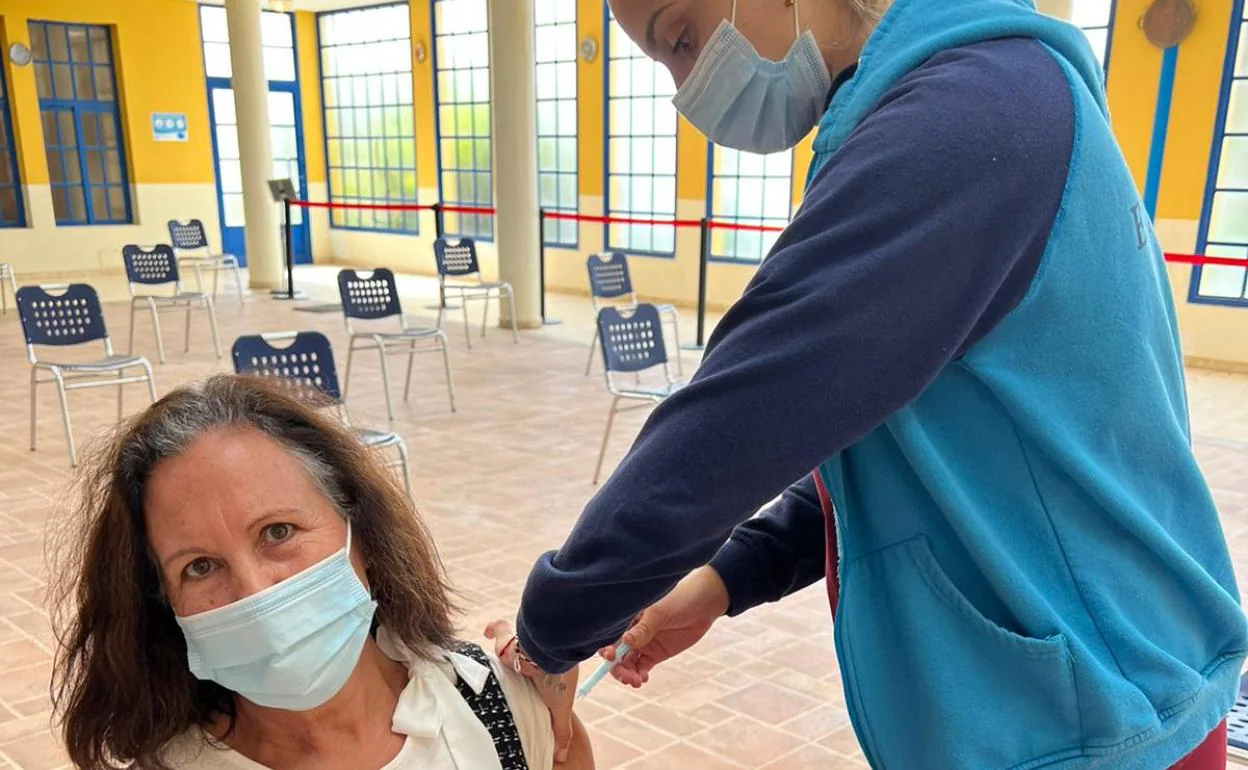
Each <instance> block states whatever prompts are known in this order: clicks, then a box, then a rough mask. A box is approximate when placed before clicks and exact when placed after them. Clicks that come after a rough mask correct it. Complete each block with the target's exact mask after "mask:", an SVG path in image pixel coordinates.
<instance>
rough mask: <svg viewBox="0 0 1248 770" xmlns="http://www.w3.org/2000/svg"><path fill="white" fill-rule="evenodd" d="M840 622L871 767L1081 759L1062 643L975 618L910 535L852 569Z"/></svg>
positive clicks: (978, 766) (991, 766)
mask: <svg viewBox="0 0 1248 770" xmlns="http://www.w3.org/2000/svg"><path fill="white" fill-rule="evenodd" d="M844 578H845V579H844V584H843V586H842V594H841V602H842V604H841V613H840V617H839V623H838V629H837V631H838V635H839V637H840V643H841V644H840V648H841V654H842V655H843V656H844V658H845V659H844V661H843V662H844V663H845V667H846V671H845V673H846V687H847V688H848V689H849V695H850V705H851V708H852V709H853V710H854V711H855V712H856V714H855V717H856V718H855V724H856V725H857V727H858V729H859V731H860V734H859V737H860V739H861V740H862V741H863V744H864V748H865V750H866V751H867V754H868V756H869V757H870V758H871V760H872V764H873V766H875V767H880V768H888V769H889V770H911V769H912V768H920V767H922V768H933V769H936V768H950V769H951V770H952V769H957V770H961V769H962V768H974V769H975V770H1006V769H1007V768H1030V767H1039V766H1041V765H1043V764H1046V763H1047V761H1056V760H1057V759H1059V758H1061V756H1062V755H1074V754H1078V753H1079V747H1080V744H1081V743H1082V736H1081V731H1080V727H1079V704H1078V699H1077V697H1076V691H1075V683H1074V675H1073V670H1072V667H1071V657H1070V650H1069V648H1068V646H1067V643H1066V639H1065V637H1063V636H1061V635H1054V636H1050V637H1047V638H1033V637H1028V636H1021V635H1019V634H1016V633H1014V632H1013V631H1010V630H1008V629H1005V628H1002V627H1001V626H998V625H997V624H995V623H993V622H992V621H990V620H988V619H987V618H985V617H984V616H983V614H982V613H980V612H979V610H977V609H976V608H975V607H974V605H972V604H971V603H970V602H969V601H968V600H967V599H966V597H965V596H963V595H962V593H961V592H960V591H959V590H958V589H957V587H956V586H954V584H953V582H952V581H950V579H949V578H948V576H946V575H945V573H944V571H943V570H942V569H941V568H940V565H939V564H938V563H937V562H936V559H935V557H934V556H933V555H932V550H931V548H930V546H929V545H928V541H927V538H925V537H923V536H919V537H916V538H914V539H911V540H908V541H906V542H903V543H900V544H898V545H894V546H889V547H887V548H884V549H883V550H880V551H876V552H874V553H871V554H868V555H867V556H864V557H861V558H860V559H858V560H856V561H855V562H853V563H852V564H851V565H850V566H849V568H848V570H847V571H846V574H845V575H844Z"/></svg>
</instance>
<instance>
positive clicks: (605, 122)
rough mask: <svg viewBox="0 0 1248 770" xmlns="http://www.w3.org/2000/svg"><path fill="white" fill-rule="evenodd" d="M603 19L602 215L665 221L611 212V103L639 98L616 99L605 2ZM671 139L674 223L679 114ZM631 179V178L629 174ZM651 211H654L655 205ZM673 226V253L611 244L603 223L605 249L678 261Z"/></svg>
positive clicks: (677, 201) (608, 11) (650, 215)
mask: <svg viewBox="0 0 1248 770" xmlns="http://www.w3.org/2000/svg"><path fill="white" fill-rule="evenodd" d="M602 16H603V27H602V28H603V35H602V38H603V41H602V62H603V67H602V78H603V93H602V97H603V98H602V109H603V113H602V130H603V138H604V140H605V141H603V143H602V179H603V190H602V209H603V212H604V213H605V214H606V216H608V217H611V216H620V217H625V218H627V217H637V218H639V219H664V218H665V217H664V216H660V215H657V214H653V213H638V212H634V211H631V210H630V211H628V212H618V213H616V214H613V213H612V210H611V176H612V174H611V139H612V137H613V134H612V133H611V102H612V101H613V99H617V98H618V99H636V98H638V97H613V96H612V95H611V24H612V23H613V22H615V18H614V17H613V16H612V15H611V7H610V6H609V5H608V4H607V3H606V2H603V4H602ZM622 32H623V30H622V29H621V33H622ZM655 66H659V65H658V64H655ZM641 98H651V99H653V98H657V97H641ZM620 136H633V134H631V133H630V134H627V135H626V134H620ZM651 138H654V135H651ZM664 138H666V137H664ZM672 139H673V148H674V149H673V152H672V154H673V158H672V162H673V171H672V186H673V188H674V190H675V195H674V200H673V201H672V209H673V211H672V215H671V218H672V219H673V220H677V219H678V218H679V213H680V212H679V208H680V117H679V115H678V116H677V117H676V130H675V132H673V134H672ZM650 176H651V177H652V178H653V177H655V176H656V174H654V173H653V172H651V174H650ZM663 176H666V174H664V175H663ZM630 178H631V175H630ZM651 208H653V206H652V207H651ZM626 226H627V225H626ZM642 226H643V227H655V228H657V227H669V225H642ZM670 227H671V229H672V249H671V251H657V250H653V249H636V248H632V247H631V246H629V247H624V246H616V245H615V244H613V243H612V242H611V224H610V223H604V224H603V226H602V245H603V250H604V251H608V252H616V251H618V252H620V253H623V254H627V255H630V256H638V257H655V258H658V259H676V252H677V245H676V244H677V242H678V241H679V240H680V228H679V227H676V226H675V225H670Z"/></svg>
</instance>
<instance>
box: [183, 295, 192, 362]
mask: <svg viewBox="0 0 1248 770" xmlns="http://www.w3.org/2000/svg"><path fill="white" fill-rule="evenodd" d="M183 347H184V348H185V350H183V351H182V352H183V353H190V352H191V303H189V302H188V303H186V340H185V342H184V343H183Z"/></svg>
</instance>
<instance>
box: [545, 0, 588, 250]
mask: <svg viewBox="0 0 1248 770" xmlns="http://www.w3.org/2000/svg"><path fill="white" fill-rule="evenodd" d="M534 21H535V26H536V31H535V34H536V47H535V49H534V50H535V53H536V56H537V73H536V78H537V83H536V84H537V178H538V186H539V190H540V192H541V206H542V208H544V209H547V210H549V211H564V212H569V213H576V212H577V211H578V210H579V208H580V205H579V201H580V198H579V196H580V193H579V191H578V189H577V173H576V165H577V156H576V83H577V76H576V56H577V46H576V0H538V2H537V5H536V7H535V8H534ZM545 228H546V229H545V231H544V233H545V238H546V244H547V245H548V246H563V247H566V248H573V249H574V248H576V246H577V240H578V236H579V235H580V228H579V227H578V223H577V222H569V221H564V220H548V221H547V222H546V223H545Z"/></svg>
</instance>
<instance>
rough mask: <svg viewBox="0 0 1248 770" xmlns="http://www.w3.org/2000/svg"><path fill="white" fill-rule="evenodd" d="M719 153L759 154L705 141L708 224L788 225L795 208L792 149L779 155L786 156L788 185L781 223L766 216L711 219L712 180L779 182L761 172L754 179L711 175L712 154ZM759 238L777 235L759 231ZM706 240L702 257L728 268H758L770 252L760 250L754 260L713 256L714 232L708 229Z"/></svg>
mask: <svg viewBox="0 0 1248 770" xmlns="http://www.w3.org/2000/svg"><path fill="white" fill-rule="evenodd" d="M721 150H724V151H728V152H736V153H739V154H741V155H760V153H747V152H745V151H744V150H733V149H731V148H728V147H720V146H719V145H716V144H715V143H714V142H707V151H706V218H707V220H708V221H719V222H729V223H733V224H743V225H755V224H757V225H762V226H765V227H766V226H772V225H773V224H775V225H780V226H784V225H787V224H788V223H789V221H790V220H792V218H793V210H794V209H795V208H796V207H795V206H794V204H793V183H794V173H793V172H794V168H793V166H794V161H795V160H796V158H795V156H794V152H793V150H792V149H789V150H782V151H781V152H787V153H788V154H789V176H788V182H789V184H788V195H787V197H786V198H785V200H786V202H787V203H788V212H787V213H786V215H785V216H784V218H783V221H781V218H780V217H768V216H760V217H742V216H740V215H738V216H736V217H733V218H731V219H730V218H727V217H723V218H717V217H716V216H715V180H716V179H729V178H732V179H736V180H738V182H739V181H740V180H741V179H743V178H745V179H758V180H759V181H761V182H763V183H765V182H767V181H768V180H769V179H779V178H780V177H776V176H772V177H768V176H767V174H766V172H765V171H764V173H763V174H762V175H761V176H759V177H754V176H747V177H742V175H741V174H740V173H736V174H716V173H715V154H716V153H717V152H719V151H721ZM777 154H780V153H767V155H777ZM764 157H765V156H764ZM738 198H740V196H739V195H738ZM759 235H760V236H762V237H763V239H764V240H765V239H766V238H767V237H768V236H774V237H775V238H779V233H767V232H761V233H759ZM709 240H710V243H709V244H708V246H707V249H708V253H707V255H706V257H707V259H708V260H709V261H711V262H722V263H724V264H728V265H761V264H762V263H763V260H764V259H766V258H767V254H768V253H769V252H770V251H771V249H770V248H764V249H763V251H762V253H761V254H759V256H758V258H754V257H732V256H725V255H723V254H716V253H715V247H714V243H715V232H714V229H712V230H711V234H710V239H709ZM773 243H774V241H773Z"/></svg>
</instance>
